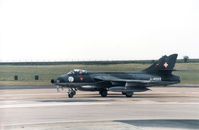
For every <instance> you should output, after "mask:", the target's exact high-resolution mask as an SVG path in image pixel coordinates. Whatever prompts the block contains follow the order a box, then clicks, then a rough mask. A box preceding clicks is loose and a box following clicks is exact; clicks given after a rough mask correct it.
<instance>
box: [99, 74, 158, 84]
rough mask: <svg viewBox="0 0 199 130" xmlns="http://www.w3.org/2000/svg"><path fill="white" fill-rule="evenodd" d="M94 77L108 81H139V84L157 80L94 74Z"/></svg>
mask: <svg viewBox="0 0 199 130" xmlns="http://www.w3.org/2000/svg"><path fill="white" fill-rule="evenodd" d="M95 79H98V80H103V81H110V82H125V83H139V84H148V83H155V82H158V81H157V80H137V79H123V78H118V77H114V76H110V75H102V76H95Z"/></svg>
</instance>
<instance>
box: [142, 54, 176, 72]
mask: <svg viewBox="0 0 199 130" xmlns="http://www.w3.org/2000/svg"><path fill="white" fill-rule="evenodd" d="M177 57H178V54H172V55H170V56H166V55H165V56H163V57H161V58H160V59H159V60H158V61H156V62H155V63H153V64H152V65H151V66H150V67H148V68H147V69H145V70H143V71H144V72H146V73H149V74H157V75H169V74H171V73H172V71H173V68H174V66H175V63H176V59H177Z"/></svg>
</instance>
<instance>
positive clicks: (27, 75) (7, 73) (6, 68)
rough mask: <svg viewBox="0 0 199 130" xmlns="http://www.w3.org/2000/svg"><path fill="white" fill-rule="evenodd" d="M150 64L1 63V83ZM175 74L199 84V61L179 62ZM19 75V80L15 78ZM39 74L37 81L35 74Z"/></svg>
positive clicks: (43, 80)
mask: <svg viewBox="0 0 199 130" xmlns="http://www.w3.org/2000/svg"><path fill="white" fill-rule="evenodd" d="M148 66H150V64H111V65H77V64H75V65H40V66H39V65H28V66H24V65H21V66H20V65H0V85H14V84H17V85H24V84H36V85H39V84H50V79H52V78H55V77H57V76H59V75H61V74H64V73H67V72H68V71H70V70H73V69H75V68H76V69H86V70H88V71H96V72H100V71H109V72H123V71H124V72H127V71H132V72H134V71H140V70H142V69H145V68H146V67H148ZM175 69H181V70H184V71H175V72H174V74H176V75H180V76H181V79H182V83H183V84H199V63H178V64H176V67H175ZM14 75H18V78H19V79H18V81H15V80H14ZM35 75H39V80H38V81H35V80H34V76H35Z"/></svg>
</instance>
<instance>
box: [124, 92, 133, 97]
mask: <svg viewBox="0 0 199 130" xmlns="http://www.w3.org/2000/svg"><path fill="white" fill-rule="evenodd" d="M122 94H123V95H126V97H132V96H133V91H127V92H124V91H123V92H122Z"/></svg>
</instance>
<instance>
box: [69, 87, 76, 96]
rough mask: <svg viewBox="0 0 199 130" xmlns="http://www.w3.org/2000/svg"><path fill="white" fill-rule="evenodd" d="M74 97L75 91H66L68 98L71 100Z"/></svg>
mask: <svg viewBox="0 0 199 130" xmlns="http://www.w3.org/2000/svg"><path fill="white" fill-rule="evenodd" d="M74 95H76V91H75V90H73V89H72V88H71V89H68V97H69V98H73V96H74Z"/></svg>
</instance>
